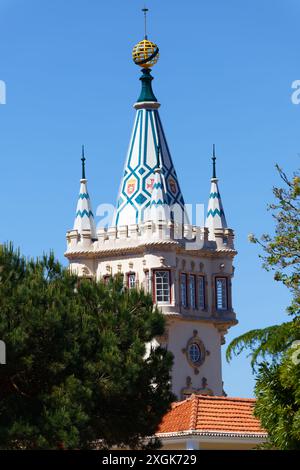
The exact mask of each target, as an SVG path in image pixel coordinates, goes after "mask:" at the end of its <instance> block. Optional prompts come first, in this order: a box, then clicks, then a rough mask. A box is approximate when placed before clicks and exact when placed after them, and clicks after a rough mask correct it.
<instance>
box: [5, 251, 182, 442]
mask: <svg viewBox="0 0 300 470" xmlns="http://www.w3.org/2000/svg"><path fill="white" fill-rule="evenodd" d="M164 328H165V321H164V317H163V315H162V314H161V313H160V312H159V311H158V310H157V309H156V308H153V304H152V299H151V298H150V296H149V295H147V294H145V293H143V292H142V291H139V292H138V291H136V290H130V291H126V290H124V288H123V285H122V282H121V280H120V279H116V280H112V281H111V282H110V283H109V285H105V284H104V283H101V282H97V283H96V282H94V281H92V280H78V279H77V278H76V277H75V276H73V275H71V274H70V273H69V272H68V271H67V270H66V269H64V268H63V267H62V266H61V265H60V264H59V263H58V262H57V261H55V258H54V256H53V254H51V255H50V256H43V258H42V259H39V260H36V261H34V260H26V259H25V258H24V257H22V256H21V255H20V253H19V252H16V251H14V250H13V247H12V246H9V247H8V246H3V247H1V248H0V338H1V339H2V340H3V341H5V343H6V348H7V364H6V365H2V366H0V448H2V449H3V448H4V449H15V448H18V449H57V448H66V449H72V448H78V449H80V448H94V447H101V448H108V447H112V446H119V447H121V446H127V447H131V448H143V447H145V446H147V440H146V439H145V438H146V437H147V436H152V435H154V433H155V431H156V429H157V426H158V424H159V423H160V421H161V418H162V416H163V415H164V414H165V413H166V411H167V410H168V409H169V406H170V403H171V402H172V401H173V400H174V396H173V395H172V393H171V386H170V370H171V366H172V357H171V354H170V353H169V352H167V351H166V350H165V349H162V348H160V347H156V348H154V347H153V348H151V349H150V352H148V354H146V344H149V343H151V342H152V341H153V339H154V338H155V337H157V336H159V335H162V334H163V332H164ZM149 445H156V443H155V442H154V443H150V444H149Z"/></svg>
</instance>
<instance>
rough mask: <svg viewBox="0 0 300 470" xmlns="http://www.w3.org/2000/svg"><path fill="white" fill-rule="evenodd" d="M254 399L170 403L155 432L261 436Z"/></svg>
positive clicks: (196, 398) (195, 398)
mask: <svg viewBox="0 0 300 470" xmlns="http://www.w3.org/2000/svg"><path fill="white" fill-rule="evenodd" d="M254 405H255V400H254V399H251V398H231V397H212V396H207V395H192V396H191V397H189V398H187V399H186V400H184V401H181V402H177V403H174V404H173V406H172V409H171V410H170V411H169V412H168V413H167V414H166V415H165V416H164V418H163V420H162V422H161V424H160V426H159V429H158V433H159V434H161V433H177V432H180V431H190V430H194V431H200V432H201V431H203V432H206V431H210V432H225V433H230V432H233V433H240V434H243V433H244V434H262V433H266V431H265V430H264V429H263V428H262V427H261V424H260V421H259V420H258V419H257V418H255V416H254V415H253V408H254Z"/></svg>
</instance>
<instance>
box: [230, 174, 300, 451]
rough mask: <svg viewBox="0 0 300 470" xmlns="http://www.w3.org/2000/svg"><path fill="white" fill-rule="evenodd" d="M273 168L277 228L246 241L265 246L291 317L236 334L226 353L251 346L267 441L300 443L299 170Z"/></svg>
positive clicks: (289, 446)
mask: <svg viewBox="0 0 300 470" xmlns="http://www.w3.org/2000/svg"><path fill="white" fill-rule="evenodd" d="M277 170H278V172H279V175H280V177H281V179H282V181H283V183H284V187H283V188H277V187H275V188H273V193H274V196H275V198H276V202H275V203H274V204H271V205H270V206H269V209H270V210H272V211H273V217H274V219H275V221H276V228H275V234H274V236H270V235H263V236H262V239H261V240H258V239H257V238H256V237H255V236H253V235H251V236H250V241H251V242H253V243H256V244H259V245H260V246H261V247H262V248H263V250H264V255H261V258H262V259H263V267H264V268H265V269H266V270H268V271H274V279H275V281H277V282H282V283H283V284H284V285H285V286H286V287H287V288H288V289H289V290H290V292H291V294H292V302H291V305H290V306H289V307H288V308H287V313H288V314H289V317H290V318H289V320H288V321H285V322H284V323H282V324H280V325H273V326H270V327H267V328H264V329H256V330H252V331H249V332H248V333H245V334H243V335H242V336H240V337H238V338H236V339H234V340H233V341H232V342H231V344H230V345H229V346H228V349H227V359H228V360H231V359H232V356H233V355H237V354H240V353H241V352H242V351H243V350H245V349H250V351H251V365H252V367H253V370H254V372H255V373H256V386H255V395H256V397H257V404H256V407H255V414H256V416H258V417H259V418H260V420H261V423H262V425H263V426H264V428H265V429H266V430H267V431H268V435H269V442H268V444H267V446H269V447H276V448H278V449H300V341H299V340H300V286H299V280H300V230H299V226H300V175H299V171H298V172H296V173H295V174H294V175H293V178H292V180H289V178H288V177H287V175H286V174H285V173H284V172H283V170H282V169H281V168H279V167H278V166H277Z"/></svg>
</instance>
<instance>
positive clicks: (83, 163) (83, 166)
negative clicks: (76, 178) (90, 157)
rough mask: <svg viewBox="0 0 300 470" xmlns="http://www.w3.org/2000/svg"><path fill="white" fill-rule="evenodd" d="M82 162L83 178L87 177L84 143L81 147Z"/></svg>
mask: <svg viewBox="0 0 300 470" xmlns="http://www.w3.org/2000/svg"><path fill="white" fill-rule="evenodd" d="M81 162H82V179H83V180H84V179H85V156H84V145H83V146H82V149H81Z"/></svg>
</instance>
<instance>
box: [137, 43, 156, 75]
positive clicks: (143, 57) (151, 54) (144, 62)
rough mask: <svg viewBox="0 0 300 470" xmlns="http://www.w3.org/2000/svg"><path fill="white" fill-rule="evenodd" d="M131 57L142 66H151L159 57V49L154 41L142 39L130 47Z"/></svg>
mask: <svg viewBox="0 0 300 470" xmlns="http://www.w3.org/2000/svg"><path fill="white" fill-rule="evenodd" d="M132 58H133V61H134V63H135V64H136V65H139V66H140V67H142V68H149V67H153V65H155V64H156V62H157V61H158V59H159V49H158V46H157V45H156V44H154V42H151V41H149V40H148V39H143V41H140V42H139V43H137V44H136V45H135V46H134V48H133V49H132Z"/></svg>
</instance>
